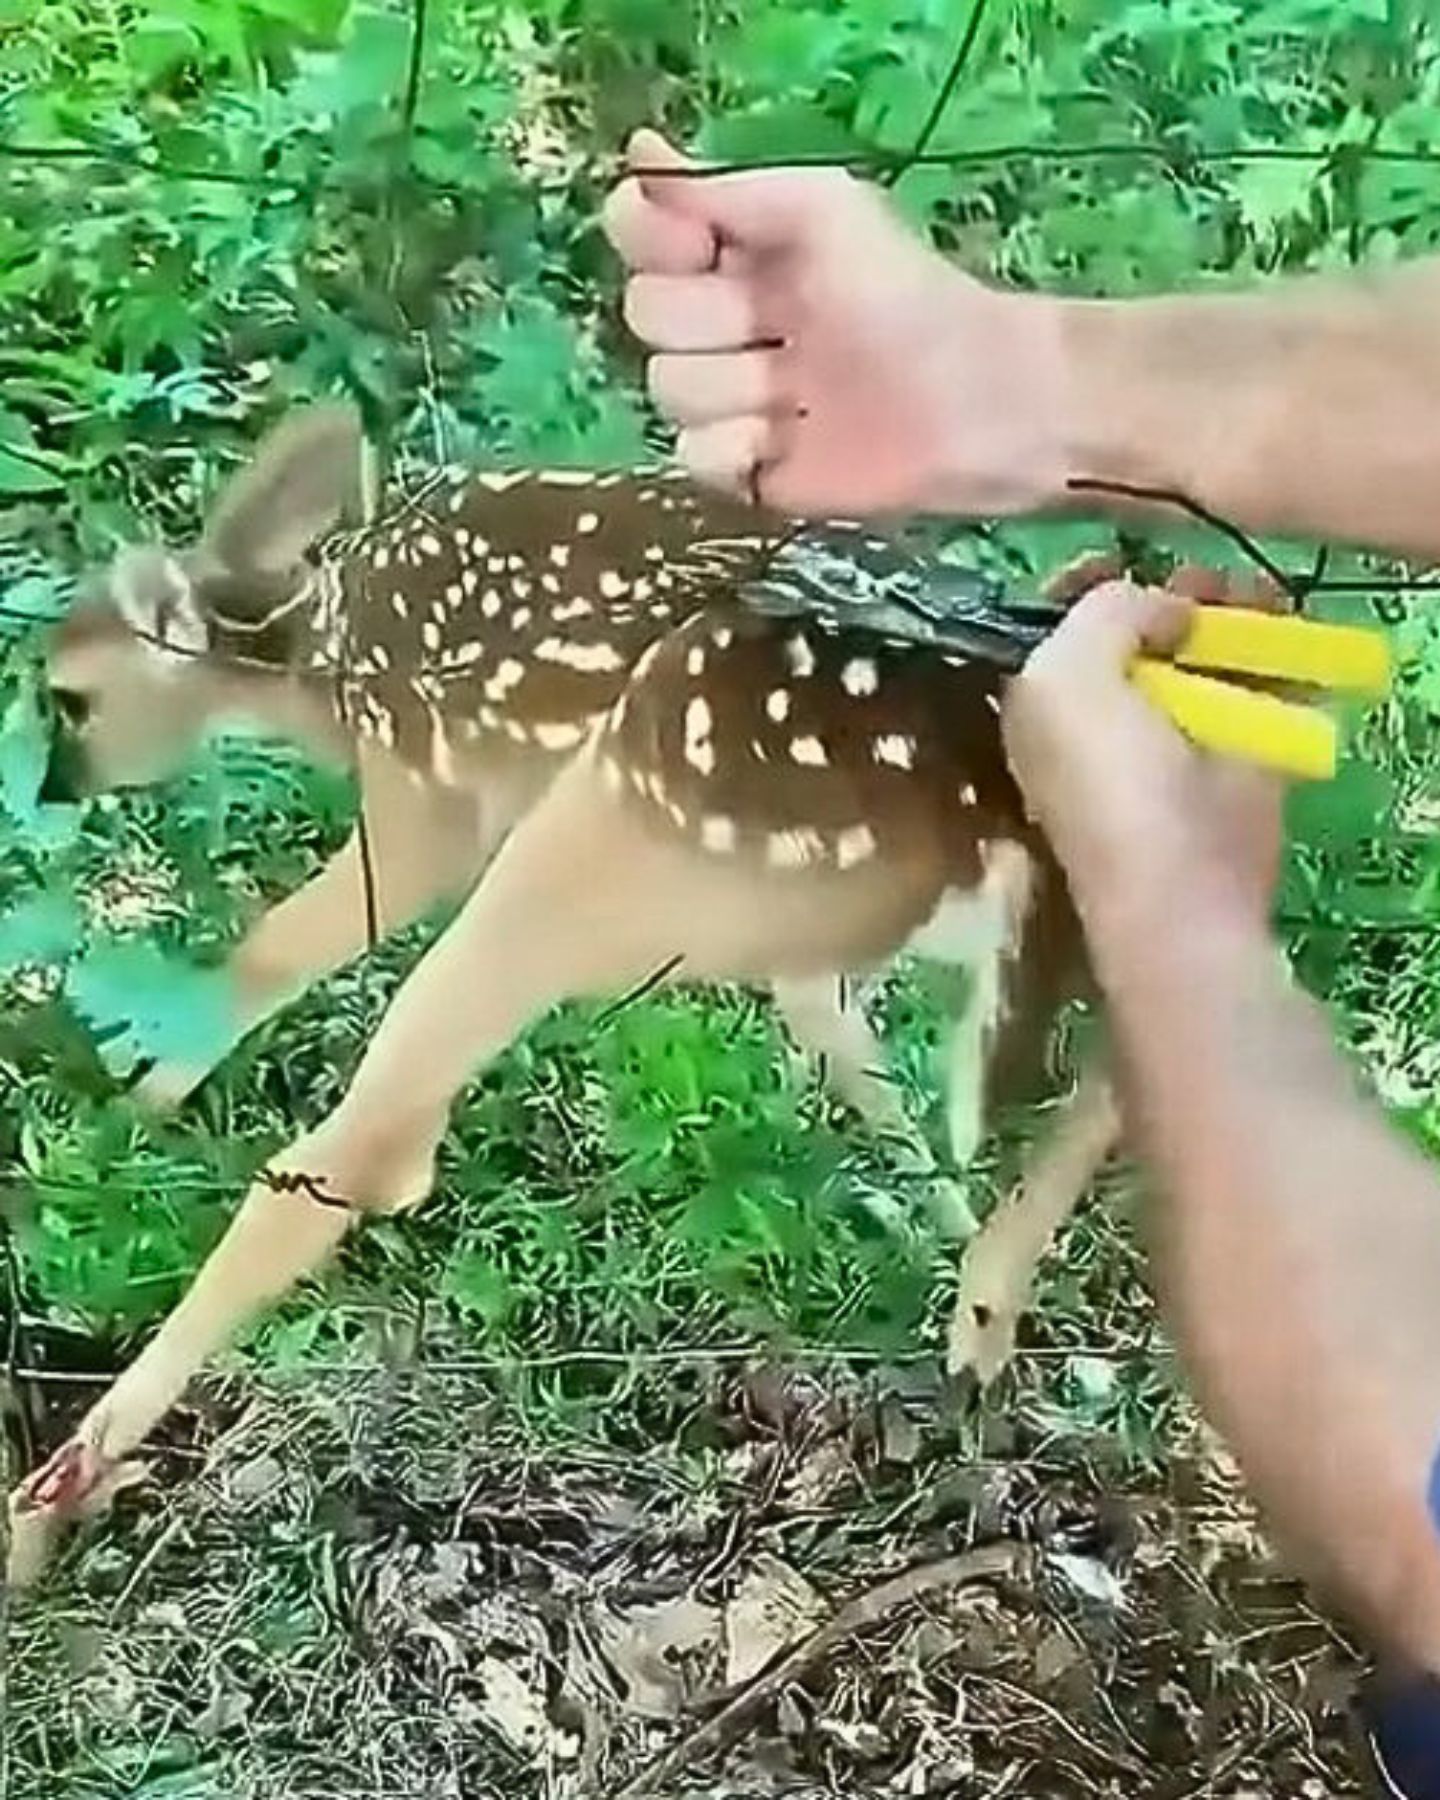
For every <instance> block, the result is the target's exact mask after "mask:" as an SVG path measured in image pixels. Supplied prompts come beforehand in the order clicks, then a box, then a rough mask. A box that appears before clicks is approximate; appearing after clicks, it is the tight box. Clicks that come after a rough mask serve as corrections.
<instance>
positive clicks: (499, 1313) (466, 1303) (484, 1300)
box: [440, 1249, 514, 1326]
mask: <svg viewBox="0 0 1440 1800" xmlns="http://www.w3.org/2000/svg"><path fill="white" fill-rule="evenodd" d="M440 1291H441V1293H442V1294H443V1295H444V1296H445V1298H446V1299H447V1300H450V1301H452V1302H453V1303H454V1304H455V1305H456V1306H457V1307H458V1308H459V1309H460V1311H461V1312H464V1313H473V1314H474V1316H475V1317H476V1318H478V1319H480V1320H482V1321H483V1322H484V1323H485V1324H486V1325H491V1326H498V1325H503V1324H504V1323H505V1321H506V1319H507V1318H508V1317H509V1315H510V1312H511V1310H512V1306H513V1302H514V1296H513V1294H512V1292H511V1288H510V1283H509V1282H508V1281H507V1280H506V1278H505V1276H504V1274H503V1273H502V1271H501V1270H500V1269H499V1268H498V1267H497V1266H496V1263H495V1261H494V1259H493V1258H492V1257H489V1256H486V1255H485V1254H484V1253H483V1252H482V1251H480V1250H473V1249H472V1250H459V1251H457V1252H456V1253H455V1254H454V1255H453V1256H452V1257H451V1258H450V1260H449V1262H448V1263H447V1264H446V1265H445V1273H444V1275H443V1276H442V1277H441V1281H440Z"/></svg>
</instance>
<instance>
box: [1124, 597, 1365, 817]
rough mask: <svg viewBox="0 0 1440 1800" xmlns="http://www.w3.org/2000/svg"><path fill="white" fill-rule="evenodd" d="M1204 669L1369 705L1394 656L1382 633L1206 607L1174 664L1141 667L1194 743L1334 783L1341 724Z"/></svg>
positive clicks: (1134, 669) (1139, 661)
mask: <svg viewBox="0 0 1440 1800" xmlns="http://www.w3.org/2000/svg"><path fill="white" fill-rule="evenodd" d="M1197 669H1215V670H1223V671H1225V672H1226V673H1227V674H1232V675H1252V676H1255V677H1258V678H1260V679H1262V680H1272V681H1282V682H1286V683H1288V684H1290V685H1295V686H1304V687H1315V688H1325V689H1330V690H1331V691H1334V692H1339V693H1350V694H1355V695H1357V696H1361V697H1364V698H1368V699H1378V698H1380V697H1382V696H1383V695H1384V694H1385V693H1386V692H1387V690H1388V688H1389V686H1390V679H1391V672H1392V671H1391V658H1390V646H1389V644H1388V643H1387V641H1386V639H1385V638H1384V637H1383V636H1382V635H1381V633H1379V632H1377V631H1371V630H1368V629H1366V628H1363V627H1360V626H1354V625H1327V624H1322V623H1320V622H1318V621H1317V620H1314V619H1295V618H1291V617H1288V616H1287V615H1285V614H1283V613H1263V612H1254V611H1250V610H1248V609H1246V608H1244V607H1231V606H1200V607H1197V608H1196V609H1195V612H1194V615H1193V618H1192V622H1191V627H1190V630H1189V632H1188V633H1187V635H1186V637H1185V641H1184V642H1183V643H1182V644H1181V645H1180V647H1179V649H1178V650H1177V651H1176V652H1175V655H1174V657H1173V659H1172V660H1169V661H1164V660H1161V659H1160V658H1158V657H1153V656H1139V657H1136V658H1135V660H1134V661H1133V662H1132V664H1131V666H1130V677H1131V680H1132V681H1133V682H1134V683H1135V685H1136V687H1137V688H1138V689H1139V690H1140V692H1141V693H1142V694H1144V695H1145V696H1146V698H1147V699H1149V700H1151V701H1153V702H1154V704H1155V705H1157V706H1158V707H1160V709H1161V710H1162V711H1163V712H1165V713H1166V714H1167V715H1168V716H1169V717H1170V718H1171V719H1172V720H1173V721H1174V723H1175V724H1176V725H1177V726H1178V727H1179V728H1180V730H1181V731H1183V732H1184V733H1185V735H1186V736H1187V737H1188V738H1190V739H1191V740H1192V742H1194V743H1196V744H1199V745H1200V746H1201V747H1202V748H1204V749H1206V750H1213V751H1215V752H1217V753H1218V754H1220V755H1222V756H1236V757H1241V758H1243V759H1244V760H1246V761H1248V762H1254V763H1260V764H1261V765H1262V766H1264V767H1266V768H1270V769H1274V770H1276V771H1277V772H1278V773H1280V774H1283V775H1292V776H1296V777H1298V778H1300V779H1302V780H1312V781H1314V780H1320V781H1324V780H1328V779H1329V777H1330V776H1332V775H1333V774H1334V773H1335V768H1336V764H1337V762H1338V756H1339V751H1338V745H1339V733H1338V731H1337V729H1336V725H1335V721H1334V720H1333V719H1332V718H1331V717H1330V716H1329V715H1328V714H1327V713H1324V712H1321V711H1320V710H1319V709H1318V708H1317V707H1313V706H1303V705H1300V704H1297V703H1296V702H1294V701H1289V700H1282V699H1280V698H1279V697H1278V695H1275V694H1267V693H1263V692H1260V691H1258V690H1256V689H1253V688H1244V687H1237V686H1235V685H1234V684H1233V683H1232V682H1228V681H1221V680H1217V679H1216V678H1215V677H1214V676H1213V675H1203V674H1195V673H1193V672H1192V671H1194V670H1197Z"/></svg>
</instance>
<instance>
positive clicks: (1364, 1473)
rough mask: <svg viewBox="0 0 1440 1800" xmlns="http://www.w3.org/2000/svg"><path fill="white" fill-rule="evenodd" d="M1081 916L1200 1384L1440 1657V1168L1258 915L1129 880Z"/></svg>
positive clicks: (1395, 1622)
mask: <svg viewBox="0 0 1440 1800" xmlns="http://www.w3.org/2000/svg"><path fill="white" fill-rule="evenodd" d="M1147 921H1148V922H1147ZM1088 923H1089V925H1090V930H1091V934H1092V935H1091V942H1092V948H1093V949H1094V952H1095V955H1096V961H1097V968H1098V970H1099V973H1100V976H1101V980H1102V984H1103V985H1104V987H1105V990H1106V993H1107V998H1108V1002H1109V1008H1110V1013H1111V1017H1112V1020H1113V1022H1114V1028H1115V1032H1116V1038H1117V1044H1118V1047H1119V1050H1120V1053H1121V1064H1122V1069H1123V1071H1124V1078H1125V1082H1126V1099H1127V1110H1128V1114H1129V1117H1130V1119H1131V1121H1132V1124H1133V1127H1134V1128H1135V1129H1136V1131H1137V1133H1138V1137H1139V1139H1140V1144H1141V1147H1142V1148H1143V1150H1144V1151H1145V1153H1146V1155H1147V1157H1148V1159H1149V1161H1150V1164H1151V1167H1152V1169H1153V1171H1154V1174H1155V1177H1156V1186H1157V1189H1158V1191H1159V1195H1160V1197H1159V1198H1158V1199H1157V1201H1156V1202H1155V1211H1154V1214H1153V1225H1154V1236H1155V1240H1156V1251H1157V1274H1158V1279H1159V1282H1160V1285H1161V1289H1162V1293H1163V1296H1164V1299H1165V1301H1166V1303H1167V1307H1168V1312H1169V1316H1170V1320H1171V1323H1172V1325H1173V1327H1174V1329H1175V1330H1176V1333H1177V1336H1178V1337H1179V1339H1180V1341H1181V1345H1182V1348H1183V1351H1184V1353H1185V1355H1186V1357H1187V1360H1188V1362H1189V1364H1190V1366H1191V1368H1192V1370H1193V1372H1194V1375H1195V1378H1196V1380H1197V1383H1198V1385H1199V1388H1200V1391H1201V1396H1202V1399H1203V1400H1204V1402H1205V1403H1206V1406H1207V1409H1208V1410H1209V1412H1210V1415H1211V1417H1212V1418H1213V1419H1214V1421H1215V1423H1216V1425H1217V1426H1218V1427H1219V1428H1220V1429H1221V1430H1222V1431H1223V1432H1224V1433H1225V1435H1226V1436H1227V1438H1228V1439H1229V1441H1230V1442H1231V1444H1232V1445H1233V1446H1234V1448H1235V1450H1236V1453H1237V1455H1238V1456H1239V1458H1240V1461H1241V1463H1242V1466H1243V1467H1244V1469H1245V1472H1246V1475H1247V1477H1248V1479H1249V1480H1250V1482H1251V1483H1252V1485H1253V1487H1254V1489H1255V1492H1256V1494H1257V1496H1258V1497H1259V1498H1260V1500H1261V1502H1262V1504H1263V1505H1264V1506H1265V1507H1266V1508H1267V1510H1268V1511H1269V1513H1270V1515H1271V1516H1272V1518H1273V1520H1274V1522H1275V1524H1276V1526H1277V1529H1278V1530H1279V1531H1280V1533H1281V1534H1282V1535H1283V1537H1284V1538H1285V1539H1286V1541H1287V1542H1288V1543H1289V1544H1290V1545H1291V1546H1292V1547H1293V1549H1294V1551H1295V1552H1296V1554H1297V1555H1298V1556H1300V1557H1301V1558H1303V1559H1304V1560H1306V1561H1307V1563H1308V1565H1309V1567H1310V1569H1311V1571H1312V1573H1313V1574H1314V1575H1315V1576H1316V1577H1317V1578H1318V1579H1320V1580H1321V1581H1323V1582H1324V1583H1326V1584H1328V1585H1329V1586H1330V1587H1331V1588H1332V1589H1333V1590H1334V1592H1335V1594H1336V1596H1337V1597H1338V1598H1339V1599H1340V1600H1341V1601H1342V1602H1343V1603H1344V1604H1345V1605H1346V1606H1347V1607H1349V1608H1350V1609H1352V1610H1353V1611H1354V1612H1355V1613H1356V1614H1357V1616H1358V1617H1360V1618H1361V1619H1362V1620H1363V1621H1364V1622H1365V1623H1367V1624H1368V1625H1369V1626H1371V1627H1372V1629H1373V1630H1374V1631H1375V1633H1376V1634H1377V1637H1378V1639H1379V1640H1380V1641H1381V1642H1387V1641H1388V1642H1389V1643H1391V1644H1392V1645H1394V1646H1395V1648H1396V1649H1397V1650H1401V1651H1404V1652H1406V1653H1408V1654H1409V1655H1410V1656H1412V1657H1415V1658H1417V1659H1418V1660H1420V1661H1421V1662H1422V1663H1424V1664H1425V1665H1427V1666H1428V1667H1430V1668H1432V1669H1435V1670H1440V1536H1437V1528H1436V1526H1435V1523H1434V1522H1433V1520H1432V1519H1431V1518H1430V1516H1429V1513H1428V1510H1427V1483H1428V1481H1429V1478H1430V1473H1431V1468H1432V1464H1433V1460H1434V1457H1435V1454H1436V1449H1437V1440H1440V1180H1437V1178H1436V1176H1435V1173H1434V1171H1433V1170H1431V1169H1430V1168H1429V1167H1428V1166H1427V1165H1426V1164H1425V1163H1424V1162H1423V1161H1422V1160H1421V1159H1420V1158H1419V1157H1418V1156H1417V1155H1415V1154H1413V1153H1412V1152H1410V1151H1409V1150H1408V1148H1407V1147H1405V1146H1404V1145H1403V1144H1402V1143H1401V1142H1400V1141H1398V1140H1397V1139H1396V1138H1395V1137H1394V1136H1393V1135H1392V1134H1391V1133H1390V1132H1389V1131H1388V1130H1387V1128H1386V1126H1385V1124H1384V1122H1383V1119H1382V1118H1381V1116H1380V1115H1379V1113H1378V1112H1377V1111H1376V1110H1375V1109H1374V1108H1373V1107H1372V1106H1370V1105H1369V1104H1368V1103H1367V1102H1365V1101H1364V1100H1362V1099H1361V1098H1360V1097H1359V1095H1358V1094H1357V1093H1356V1091H1355V1089H1354V1087H1353V1085H1352V1082H1351V1079H1350V1076H1349V1073H1348V1071H1347V1070H1346V1068H1345V1066H1344V1064H1343V1062H1342V1061H1341V1059H1340V1057H1339V1056H1338V1055H1337V1053H1336V1051H1335V1050H1334V1048H1333V1046H1332V1045H1331V1043H1330V1041H1329V1038H1328V1035H1327V1032H1326V1028H1325V1024H1324V1021H1323V1018H1322V1017H1321V1015H1320V1014H1319V1012H1318V1011H1317V1009H1316V1008H1315V1007H1314V1006H1313V1004H1312V1003H1311V1002H1310V1001H1309V1000H1308V999H1307V998H1306V997H1304V996H1302V995H1301V994H1299V993H1297V992H1295V991H1293V990H1292V989H1291V988H1290V987H1289V986H1288V985H1287V983H1286V980H1285V977H1284V974H1283V971H1282V969H1281V967H1280V964H1279V961H1278V958H1277V956H1276V954H1275V950H1274V947H1273V945H1271V944H1269V943H1268V942H1267V941H1266V940H1265V939H1264V937H1263V936H1262V935H1261V934H1260V933H1259V932H1257V931H1255V930H1253V929H1252V928H1250V927H1248V926H1246V927H1244V928H1239V929H1237V928H1234V927H1232V926H1230V925H1228V924H1227V925H1220V926H1213V927H1212V926H1210V925H1207V924H1206V923H1205V922H1204V920H1203V917H1202V918H1201V919H1200V920H1198V921H1197V922H1194V923H1192V922H1189V921H1185V922H1181V921H1180V920H1179V919H1177V917H1176V909H1175V908H1174V906H1173V905H1172V906H1170V907H1168V908H1164V909H1161V910H1159V911H1151V912H1149V913H1144V912H1142V911H1140V910H1139V909H1138V908H1135V907H1133V906H1132V904H1131V900H1130V897H1129V896H1126V895H1124V894H1119V893H1115V892H1112V893H1111V895H1110V896H1109V897H1108V898H1107V899H1106V900H1104V901H1103V902H1102V904H1101V907H1100V911H1099V913H1098V915H1096V916H1093V917H1092V918H1091V919H1090V920H1089V921H1088ZM1177 926H1178V930H1177V929H1176V927H1177ZM1177 1021H1179V1022H1180V1025H1179V1028H1178V1029H1177Z"/></svg>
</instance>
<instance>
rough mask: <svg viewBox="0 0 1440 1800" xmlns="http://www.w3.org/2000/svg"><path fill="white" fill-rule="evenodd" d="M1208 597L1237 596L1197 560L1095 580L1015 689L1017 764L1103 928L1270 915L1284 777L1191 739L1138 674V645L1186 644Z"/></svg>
mask: <svg viewBox="0 0 1440 1800" xmlns="http://www.w3.org/2000/svg"><path fill="white" fill-rule="evenodd" d="M1201 598H1203V599H1207V600H1211V601H1223V600H1226V599H1229V598H1232V596H1231V595H1230V593H1229V591H1228V588H1227V587H1226V584H1225V583H1224V582H1223V580H1221V579H1217V578H1215V577H1211V576H1206V575H1203V574H1201V573H1200V572H1196V571H1190V572H1187V573H1186V574H1185V575H1183V576H1181V577H1180V578H1179V579H1178V580H1177V583H1176V585H1175V586H1173V587H1171V588H1169V589H1158V588H1145V587H1140V586H1137V585H1136V584H1135V583H1133V582H1128V581H1113V580H1112V581H1106V582H1103V583H1102V584H1101V585H1099V586H1096V587H1092V588H1091V589H1090V591H1089V592H1088V593H1086V594H1085V595H1084V597H1083V598H1082V599H1080V600H1079V601H1078V602H1077V604H1076V605H1075V606H1074V607H1073V608H1072V610H1071V612H1070V614H1069V616H1068V617H1067V618H1066V620H1065V621H1064V623H1063V624H1062V625H1061V626H1060V627H1059V628H1058V629H1057V630H1056V631H1055V632H1054V633H1053V634H1052V636H1051V637H1049V638H1048V639H1047V640H1046V641H1045V643H1044V644H1042V645H1041V647H1040V648H1039V649H1038V650H1037V651H1036V652H1035V653H1034V655H1032V656H1031V657H1030V659H1029V661H1028V662H1027V663H1026V665H1025V668H1024V669H1023V670H1022V671H1021V673H1020V675H1019V676H1017V677H1016V679H1015V680H1014V681H1013V682H1012V683H1011V684H1010V688H1009V692H1008V694H1007V696H1006V700H1005V706H1004V713H1003V717H1002V724H1003V727H1004V732H1005V746H1006V752H1007V755H1008V757H1009V759H1010V765H1011V769H1012V771H1013V772H1014V775H1015V778H1016V780H1017V781H1018V782H1019V784H1020V787H1021V790H1022V792H1023V793H1024V796H1025V800H1026V804H1027V806H1028V808H1029V809H1030V811H1031V813H1032V816H1033V817H1034V818H1035V820H1036V822H1037V823H1038V824H1039V825H1040V827H1041V828H1042V830H1044V832H1045V834H1046V836H1047V838H1048V839H1049V841H1050V843H1051V845H1052V847H1053V848H1054V850H1055V853H1056V855H1057V856H1058V857H1059V858H1060V861H1061V863H1062V864H1063V865H1064V867H1065V870H1066V873H1067V875H1068V877H1069V879H1070V884H1071V888H1072V891H1073V893H1074V896H1075V900H1076V904H1077V905H1078V906H1079V908H1080V911H1081V913H1082V915H1083V916H1084V917H1085V919H1086V922H1087V925H1089V926H1091V928H1092V929H1094V928H1096V927H1099V928H1102V929H1103V928H1104V927H1105V926H1107V925H1108V924H1110V923H1111V922H1112V921H1119V922H1121V924H1122V928H1123V929H1126V930H1137V929H1140V930H1144V929H1149V928H1150V927H1152V926H1153V927H1155V928H1159V929H1169V928H1171V927H1173V926H1175V925H1176V924H1178V922H1179V921H1180V920H1182V919H1185V920H1190V919H1192V918H1193V917H1194V916H1195V915H1196V913H1197V911H1205V912H1207V916H1209V917H1215V916H1217V915H1219V916H1222V917H1223V918H1224V919H1226V920H1227V921H1228V922H1230V923H1238V924H1240V925H1241V926H1242V927H1243V928H1244V929H1247V930H1251V929H1259V930H1263V929H1264V927H1265V924H1266V922H1267V918H1268V912H1269V907H1270V902H1271V899H1272V896H1273V894H1274V890H1275V885H1276V882H1277V880H1278V878H1279V871H1280V860H1281V854H1282V849H1283V829H1282V805H1283V791H1284V790H1283V785H1282V783H1281V782H1280V781H1279V780H1278V779H1277V778H1276V777H1274V776H1273V775H1270V774H1267V773H1266V772H1264V771H1262V770H1260V769H1257V768H1254V767H1252V766H1250V765H1247V764H1243V763H1240V762H1237V761H1233V760H1229V759H1222V758H1218V757H1214V756H1210V755H1207V754H1206V753H1204V752H1202V751H1199V750H1196V749H1195V748H1193V747H1192V746H1191V745H1190V744H1189V743H1188V742H1187V740H1186V739H1185V738H1184V737H1183V736H1182V735H1181V734H1180V732H1179V731H1177V730H1176V729H1175V727H1174V726H1173V725H1171V724H1170V722H1169V721H1168V720H1167V719H1166V718H1165V717H1164V715H1163V714H1162V713H1160V712H1159V711H1158V709H1157V708H1156V707H1154V706H1153V705H1152V704H1151V703H1150V702H1149V701H1147V700H1145V699H1144V698H1143V697H1142V696H1141V695H1140V694H1139V693H1138V692H1137V691H1136V690H1135V688H1134V687H1133V686H1132V685H1131V683H1130V681H1129V679H1128V675H1127V670H1128V667H1129V664H1130V661H1131V659H1132V658H1133V657H1134V656H1136V655H1137V654H1139V653H1140V652H1142V651H1151V652H1155V653H1157V654H1159V655H1165V654H1167V653H1169V652H1172V651H1173V650H1174V649H1175V648H1176V646H1177V645H1178V644H1179V643H1180V641H1181V639H1182V638H1183V637H1184V634H1185V629H1186V625H1187V622H1188V619H1189V615H1190V609H1191V606H1192V604H1193V603H1194V601H1195V600H1196V599H1201ZM1247 599H1248V600H1249V602H1250V603H1251V604H1255V603H1256V596H1254V595H1251V596H1247ZM1269 603H1271V604H1273V600H1270V601H1269Z"/></svg>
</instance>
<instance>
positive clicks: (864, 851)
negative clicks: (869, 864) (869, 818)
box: [835, 825, 875, 869]
mask: <svg viewBox="0 0 1440 1800" xmlns="http://www.w3.org/2000/svg"><path fill="white" fill-rule="evenodd" d="M874 854H875V833H874V832H873V831H872V830H871V829H870V827H869V826H868V825H850V826H847V827H846V829H845V830H844V831H842V832H841V833H840V834H839V836H838V837H837V838H836V839H835V860H836V862H837V863H838V864H839V865H840V867H841V868H842V869H853V868H854V867H855V865H856V864H857V863H862V862H865V861H867V860H868V859H869V858H870V857H872V856H873V855H874Z"/></svg>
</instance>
